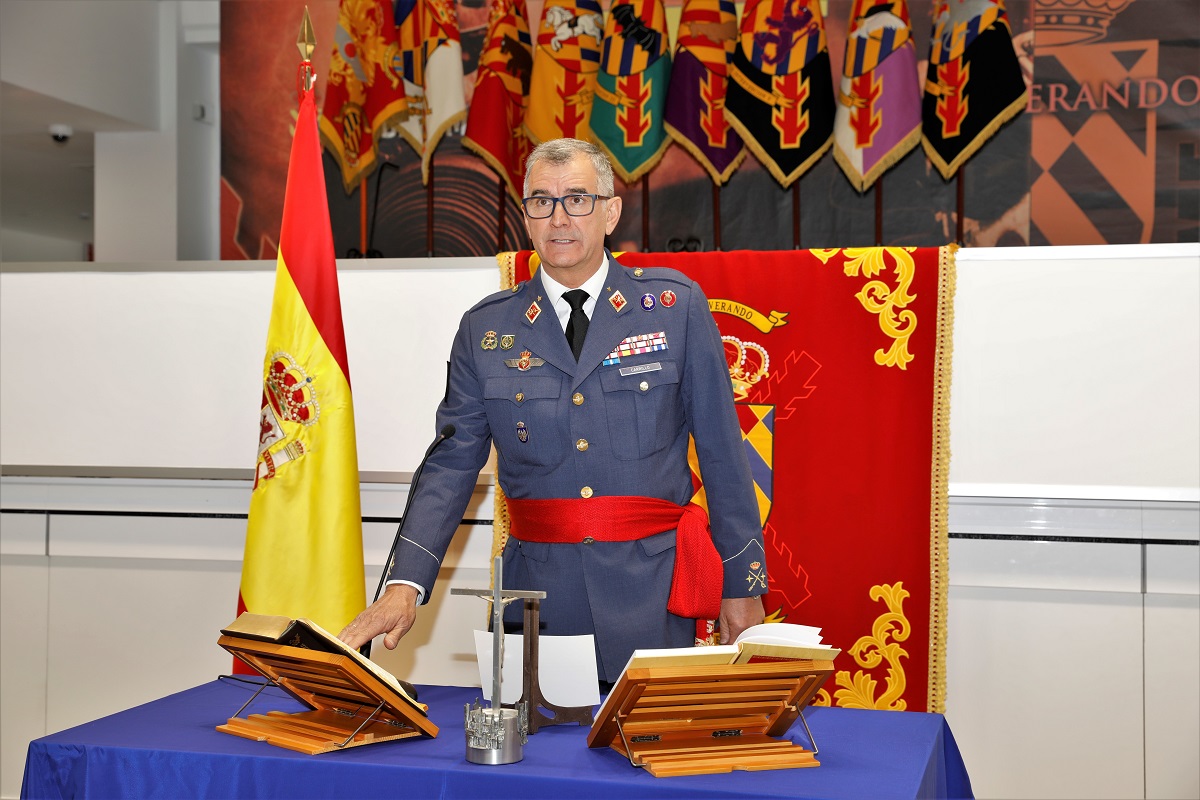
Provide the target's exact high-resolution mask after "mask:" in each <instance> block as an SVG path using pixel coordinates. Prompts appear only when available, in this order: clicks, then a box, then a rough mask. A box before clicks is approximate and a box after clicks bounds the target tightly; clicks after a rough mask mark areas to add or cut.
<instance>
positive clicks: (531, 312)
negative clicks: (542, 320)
mask: <svg viewBox="0 0 1200 800" xmlns="http://www.w3.org/2000/svg"><path fill="white" fill-rule="evenodd" d="M541 315H542V307H541V306H539V305H538V304H537V300H534V301H533V302H532V303H530V304H529V308H527V309H525V319H527V320H529V324H530V325H532V324H533V323H534V321H536V320H537V318H538V317H540V316H541Z"/></svg>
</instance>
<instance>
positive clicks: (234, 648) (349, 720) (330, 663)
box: [217, 635, 438, 755]
mask: <svg viewBox="0 0 1200 800" xmlns="http://www.w3.org/2000/svg"><path fill="white" fill-rule="evenodd" d="M217 644H219V645H221V647H224V648H225V649H226V650H228V651H229V652H231V653H233V654H234V655H235V656H237V657H238V658H240V659H241V660H242V661H245V662H246V663H247V664H249V665H250V666H251V667H253V668H254V669H256V670H257V671H258V672H260V673H262V674H263V675H264V676H266V677H267V678H268V679H269V680H270V681H271V682H272V683H274V684H276V685H278V686H280V687H282V688H283V690H284V691H286V692H287V693H288V694H290V695H291V696H292V697H294V698H296V699H297V700H299V701H300V702H301V703H304V704H305V705H306V706H308V707H309V708H311V709H313V710H312V711H302V712H298V713H295V714H287V713H284V712H281V711H271V712H269V713H267V714H252V715H250V716H249V717H245V718H243V717H239V716H238V714H240V713H241V712H242V711H243V710H244V709H245V708H246V706H248V705H250V703H251V702H253V701H254V697H257V696H258V694H255V695H254V697H251V698H250V700H249V701H247V702H246V704H245V705H243V706H242V707H241V708H240V709H238V711H237V713H235V714H234V715H233V716H232V717H231V718H230V719H229V721H228V722H227V723H226V724H224V725H218V726H217V730H219V731H221V732H223V733H231V734H233V735H234V736H242V737H244V738H246V739H254V740H255V741H259V742H268V743H269V744H273V745H276V746H278V747H286V748H287V749H289V750H298V751H299V752H301V753H308V754H309V755H315V754H318V753H328V752H330V751H333V750H340V749H342V748H345V747H358V746H359V745H364V744H372V743H374V742H387V741H391V740H393V739H408V738H410V737H413V736H429V737H434V736H437V734H438V728H437V726H436V725H434V724H433V723H432V722H431V721H430V720H429V718H428V717H427V716H425V713H424V709H423V707H422V706H420V705H419V704H415V703H414V702H413V701H411V700H409V699H408V698H407V697H405V696H404V695H403V694H401V693H400V692H398V691H396V690H395V689H394V688H393V687H392V686H389V685H388V682H387V681H386V680H384V679H382V678H381V677H380V676H379V675H377V674H375V673H374V671H372V670H371V669H369V668H367V667H366V666H364V665H363V664H360V663H357V662H356V661H355V659H353V658H352V657H350V656H348V655H345V654H342V653H327V652H321V651H319V650H311V649H308V648H303V647H291V646H289V645H285V644H278V643H276V642H266V641H258V640H255V639H249V638H241V637H237V636H229V635H225V636H222V637H221V638H220V639H218V640H217ZM364 660H365V659H364ZM270 685H271V684H264V687H263V688H266V686H270ZM261 691H262V689H259V692H261Z"/></svg>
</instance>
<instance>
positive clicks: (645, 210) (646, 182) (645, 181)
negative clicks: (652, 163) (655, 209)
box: [642, 172, 650, 253]
mask: <svg viewBox="0 0 1200 800" xmlns="http://www.w3.org/2000/svg"><path fill="white" fill-rule="evenodd" d="M642 252H643V253H649V252H650V173H649V172H647V173H646V174H645V175H643V176H642Z"/></svg>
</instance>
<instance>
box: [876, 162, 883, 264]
mask: <svg viewBox="0 0 1200 800" xmlns="http://www.w3.org/2000/svg"><path fill="white" fill-rule="evenodd" d="M875 246H876V247H883V176H882V175H880V176H879V180H877V181H875Z"/></svg>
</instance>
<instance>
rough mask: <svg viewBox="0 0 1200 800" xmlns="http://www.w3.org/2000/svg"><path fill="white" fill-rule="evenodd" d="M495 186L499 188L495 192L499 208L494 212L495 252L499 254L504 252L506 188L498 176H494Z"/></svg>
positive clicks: (502, 179)
mask: <svg viewBox="0 0 1200 800" xmlns="http://www.w3.org/2000/svg"><path fill="white" fill-rule="evenodd" d="M496 184H497V187H498V188H499V191H497V192H496V205H497V206H499V208H498V209H497V211H496V252H497V253H499V252H502V251H503V250H504V201H505V199H506V198H505V195H506V194H508V188H507V187H506V186H505V185H504V178H501V177H500V176H496Z"/></svg>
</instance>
